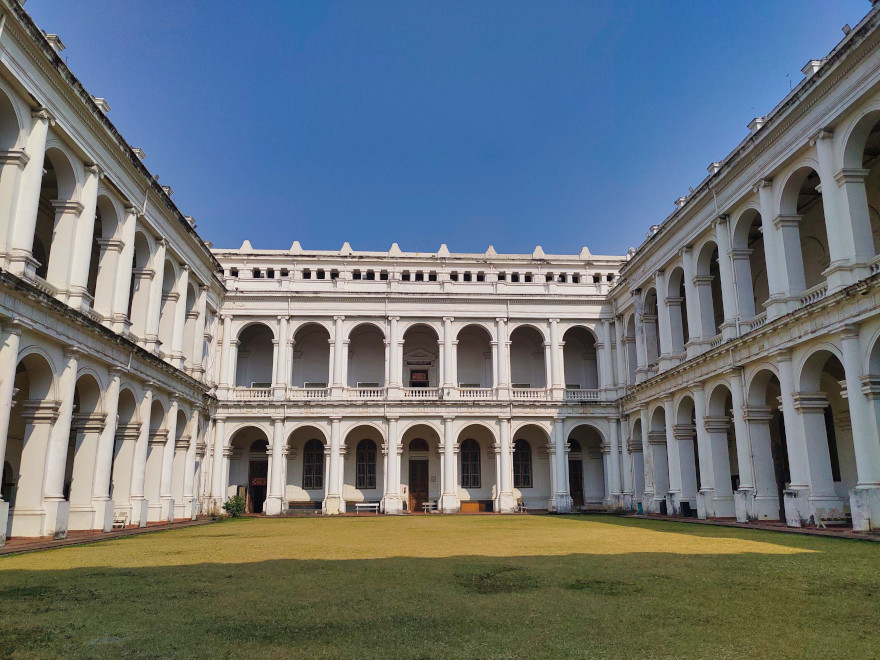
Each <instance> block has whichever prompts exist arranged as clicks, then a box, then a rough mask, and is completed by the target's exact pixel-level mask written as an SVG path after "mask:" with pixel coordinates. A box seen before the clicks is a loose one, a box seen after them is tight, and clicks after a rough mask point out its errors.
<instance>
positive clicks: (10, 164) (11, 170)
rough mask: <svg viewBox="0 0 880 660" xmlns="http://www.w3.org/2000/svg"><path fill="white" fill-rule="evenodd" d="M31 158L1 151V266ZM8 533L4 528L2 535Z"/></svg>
mask: <svg viewBox="0 0 880 660" xmlns="http://www.w3.org/2000/svg"><path fill="white" fill-rule="evenodd" d="M29 160H30V158H29V157H28V155H27V154H26V153H25V152H24V151H23V150H18V149H13V150H10V151H0V199H2V200H4V203H3V204H0V257H2V261H0V267H2V268H8V266H9V260H8V256H9V251H10V241H11V239H12V230H13V227H14V224H15V219H16V209H17V207H18V201H19V196H20V193H21V179H22V173H23V172H24V169H25V167H26V166H27V164H28V161H29ZM5 534H6V530H5V529H4V530H3V532H2V535H5Z"/></svg>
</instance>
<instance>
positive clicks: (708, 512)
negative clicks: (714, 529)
mask: <svg viewBox="0 0 880 660" xmlns="http://www.w3.org/2000/svg"><path fill="white" fill-rule="evenodd" d="M691 392H692V393H693V395H694V426H695V427H696V428H695V429H694V431H695V433H696V436H697V456H698V457H699V465H698V466H697V469H698V470H699V471H700V475H699V476H700V488H699V490H698V492H697V517H698V518H700V519H705V518H711V517H713V516H714V515H715V503H714V502H715V471H714V465H713V463H712V461H713V456H714V454H713V451H712V440H711V437H710V436H709V433H708V431H707V430H706V394H705V391H704V390H703V385H702V383H694V384H693V385H692V386H691Z"/></svg>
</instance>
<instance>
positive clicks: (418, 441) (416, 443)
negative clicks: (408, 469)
mask: <svg viewBox="0 0 880 660" xmlns="http://www.w3.org/2000/svg"><path fill="white" fill-rule="evenodd" d="M407 448H408V449H409V450H410V452H414V451H424V452H426V451H428V441H427V440H425V439H424V438H413V439H412V440H410V441H409V446H408V447H407Z"/></svg>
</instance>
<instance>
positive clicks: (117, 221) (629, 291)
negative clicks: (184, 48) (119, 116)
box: [0, 0, 880, 539]
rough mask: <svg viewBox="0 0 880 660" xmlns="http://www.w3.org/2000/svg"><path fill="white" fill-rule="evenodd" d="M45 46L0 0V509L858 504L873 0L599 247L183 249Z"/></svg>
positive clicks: (863, 500) (865, 436)
mask: <svg viewBox="0 0 880 660" xmlns="http://www.w3.org/2000/svg"><path fill="white" fill-rule="evenodd" d="M63 48H64V46H63V44H62V43H61V40H60V39H59V38H58V37H57V36H56V35H46V34H44V33H43V32H41V31H40V29H39V28H38V27H37V26H36V25H35V24H34V23H33V21H32V20H31V18H30V17H29V16H28V15H27V13H26V12H25V11H24V9H23V8H22V6H21V4H20V3H19V2H18V1H17V0H0V168H2V169H0V465H2V483H0V485H2V490H0V497H2V499H0V539H2V538H5V536H6V535H13V536H43V535H54V536H56V537H63V536H65V535H66V533H67V531H68V530H86V529H109V528H110V526H111V525H112V523H113V521H114V519H117V520H121V519H124V520H125V521H127V522H129V523H132V524H140V525H145V524H147V522H148V521H164V520H170V519H174V518H188V517H193V516H195V515H197V514H198V513H199V512H207V511H213V510H216V509H217V508H218V507H219V506H221V505H222V503H224V502H225V501H226V500H227V499H228V498H229V497H230V496H232V495H235V494H242V495H244V496H245V497H246V499H247V502H248V507H249V508H250V510H251V511H254V512H260V511H262V512H265V513H268V514H278V513H282V512H283V511H287V510H290V509H314V510H316V511H323V512H324V513H327V514H334V513H340V512H344V511H350V510H354V509H355V508H356V507H357V505H361V506H364V505H372V506H376V507H378V508H379V509H380V510H381V511H384V512H385V513H402V512H421V511H422V510H424V509H425V508H426V507H427V508H430V507H432V506H435V505H436V507H437V508H438V509H439V510H441V511H446V512H455V511H499V512H511V511H515V510H517V509H518V508H521V507H526V508H528V509H539V510H540V509H547V510H551V511H558V512H565V511H570V510H572V509H579V508H599V507H605V508H612V509H629V510H633V509H639V508H643V509H644V510H646V511H650V512H656V513H665V514H667V515H691V514H696V515H698V516H700V517H726V518H732V517H734V516H735V517H736V518H737V519H739V520H741V521H747V520H762V519H766V520H777V519H779V520H785V521H786V522H787V523H788V524H789V525H796V526H797V525H802V524H807V523H809V524H815V523H822V522H826V521H830V520H835V521H837V520H839V521H847V522H849V521H851V523H852V525H853V526H854V528H856V529H859V530H866V529H870V528H877V527H880V432H878V424H880V422H878V419H880V415H878V410H880V408H878V405H880V344H878V338H880V312H878V303H880V286H878V282H880V275H878V271H880V256H878V254H880V12H878V10H877V9H872V10H871V11H870V12H869V13H868V15H867V16H866V17H865V18H864V19H863V20H862V21H861V22H860V23H859V24H858V25H857V26H856V27H855V28H853V29H852V30H850V31H849V32H848V33H847V34H846V36H845V37H844V39H843V40H842V41H841V42H840V43H839V44H838V46H837V47H835V49H834V50H833V51H832V52H831V53H829V54H828V55H827V56H826V57H825V58H823V59H821V60H811V61H810V62H809V63H808V64H807V65H806V66H805V67H804V79H803V80H802V81H801V82H800V83H799V84H798V85H797V86H796V87H795V88H794V89H793V90H792V91H791V93H790V94H789V95H788V96H787V97H786V98H785V99H783V101H782V102H781V103H780V104H779V105H778V106H777V107H776V108H775V109H773V110H772V111H771V112H770V113H769V114H768V115H767V116H765V117H760V118H756V119H754V120H753V121H752V122H751V123H750V124H749V129H750V133H749V135H748V136H747V137H746V139H745V140H743V142H742V143H741V144H740V145H739V146H738V147H737V148H736V149H735V150H734V151H733V153H731V154H730V155H728V156H727V157H726V158H724V159H723V160H721V161H719V162H716V163H712V165H711V166H710V167H709V175H708V176H707V177H706V179H705V180H704V181H703V182H701V183H700V184H699V186H697V187H696V189H695V190H693V191H692V192H691V193H690V194H689V195H687V196H686V197H681V198H679V199H678V200H676V203H675V207H676V208H675V211H674V213H673V214H672V215H670V216H669V217H668V218H666V219H665V220H664V221H663V222H662V223H660V224H659V225H654V226H652V227H651V231H650V232H649V233H648V238H647V240H646V241H645V242H644V243H643V244H642V245H641V246H640V247H639V248H638V249H637V250H631V251H630V252H629V253H628V254H627V255H626V256H625V257H615V256H596V255H592V254H591V253H590V252H589V250H587V249H586V248H583V249H581V250H580V252H579V253H578V254H571V255H547V254H544V253H543V251H542V250H541V248H536V249H535V251H534V252H533V253H532V254H525V255H505V254H497V253H496V252H495V251H494V249H492V248H491V247H490V248H489V249H488V251H487V252H485V253H482V254H456V253H450V252H449V251H448V250H447V249H446V247H445V246H440V248H439V250H438V251H437V252H433V253H411V252H402V251H401V250H400V249H399V248H398V247H397V245H396V244H395V245H392V246H391V248H390V249H389V250H388V252H361V251H355V250H353V249H352V248H351V247H350V246H349V245H348V244H347V243H346V244H344V245H343V246H342V248H341V249H340V250H337V251H314V250H304V249H302V247H301V246H300V245H299V243H298V242H294V243H293V245H292V246H291V247H290V248H289V249H279V250H255V249H253V248H252V247H251V246H250V244H249V243H248V242H247V241H245V243H244V245H242V246H241V248H240V249H237V250H212V249H209V247H208V246H207V245H206V244H205V243H204V242H203V241H202V240H201V238H200V237H199V235H198V234H197V233H196V230H195V222H194V220H193V219H192V218H191V217H187V216H184V215H182V214H181V212H180V211H179V210H178V209H177V207H176V205H175V204H174V202H173V201H172V199H171V195H172V191H171V189H170V188H168V187H163V186H160V185H159V184H158V182H157V179H156V177H154V176H153V175H152V174H151V173H150V172H149V171H148V170H147V169H146V167H145V166H144V164H143V162H142V161H143V159H144V158H145V154H144V152H143V151H141V150H140V149H136V148H132V147H131V146H130V145H128V144H127V143H126V142H125V140H124V139H123V138H122V137H121V136H120V135H119V133H118V132H117V130H116V129H115V128H114V126H113V124H112V123H111V122H110V121H109V119H108V118H107V114H108V112H109V104H108V103H107V101H106V100H105V99H102V98H96V97H93V96H91V95H90V94H89V93H88V92H87V91H86V90H85V89H84V88H83V86H82V85H81V84H80V82H79V81H78V80H77V79H76V77H75V76H74V75H73V74H72V73H71V72H70V70H69V69H68V68H67V66H66V65H65V63H64V61H63V59H62V58H61V57H60V56H59V55H58V53H59V52H60V51H61V50H62V49H63ZM646 224H648V223H647V222H646ZM623 241H624V239H621V243H623Z"/></svg>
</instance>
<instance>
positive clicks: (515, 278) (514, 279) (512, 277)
mask: <svg viewBox="0 0 880 660" xmlns="http://www.w3.org/2000/svg"><path fill="white" fill-rule="evenodd" d="M510 281H511V282H519V273H511V274H510Z"/></svg>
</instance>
